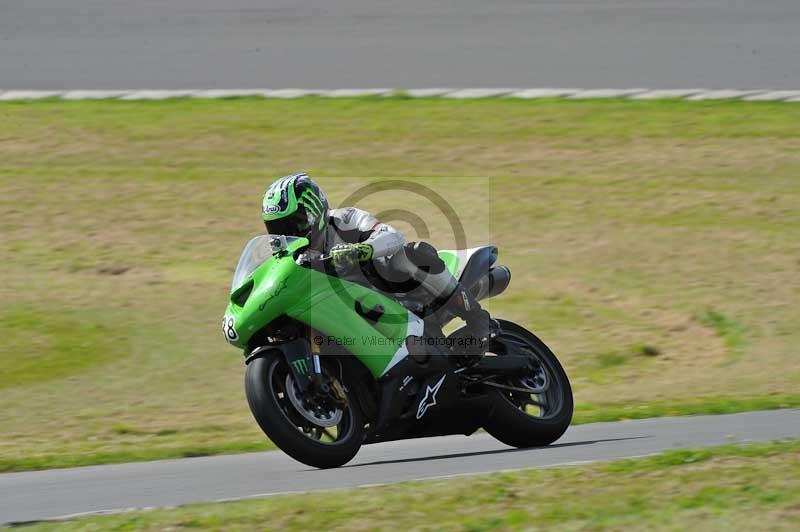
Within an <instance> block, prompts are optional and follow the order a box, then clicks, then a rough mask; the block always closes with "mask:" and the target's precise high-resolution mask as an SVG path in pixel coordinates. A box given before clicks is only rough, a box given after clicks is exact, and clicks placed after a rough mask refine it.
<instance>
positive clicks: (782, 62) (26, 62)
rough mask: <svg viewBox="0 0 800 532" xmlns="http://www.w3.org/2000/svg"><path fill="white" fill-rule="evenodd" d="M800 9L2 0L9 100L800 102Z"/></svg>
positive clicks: (656, 2)
mask: <svg viewBox="0 0 800 532" xmlns="http://www.w3.org/2000/svg"><path fill="white" fill-rule="evenodd" d="M798 28H800V2H798V1H797V0H762V1H759V2H753V1H752V0H607V1H602V2H599V1H596V0H545V1H541V0H540V1H521V0H492V1H486V0H458V1H454V0H451V1H441V0H405V1H403V2H391V3H390V2H374V1H368V0H308V1H304V2H296V1H293V0H226V1H222V0H204V1H197V0H169V1H168V2H165V1H161V0H136V1H130V0H24V1H19V0H0V89H5V90H9V89H39V90H47V89H184V88H207V89H220V88H222V89H229V88H272V89H275V88H287V87H299V88H309V89H329V88H343V87H344V88H346V87H357V88H360V87H375V88H380V87H399V88H422V87H511V88H515V87H520V88H524V87H579V88H588V89H592V88H606V87H607V88H635V87H644V88H659V89H665V88H666V89H669V88H687V89H689V88H695V87H699V88H728V87H733V88H740V89H747V88H774V89H781V88H783V89H798V88H800V60H798V58H800V31H798Z"/></svg>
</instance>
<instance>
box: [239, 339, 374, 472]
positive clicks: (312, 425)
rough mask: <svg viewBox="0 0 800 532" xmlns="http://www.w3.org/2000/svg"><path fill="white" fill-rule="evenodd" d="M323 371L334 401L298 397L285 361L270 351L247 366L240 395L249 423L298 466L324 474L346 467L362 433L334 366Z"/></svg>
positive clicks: (328, 362)
mask: <svg viewBox="0 0 800 532" xmlns="http://www.w3.org/2000/svg"><path fill="white" fill-rule="evenodd" d="M323 371H324V373H325V377H326V379H328V381H329V382H330V388H331V389H336V390H338V391H339V397H336V396H335V395H336V394H333V393H329V394H321V393H317V394H313V393H312V392H310V391H306V392H303V391H301V390H300V387H299V386H298V385H297V383H296V381H295V379H294V376H293V374H292V372H291V370H290V368H289V364H288V363H287V362H286V358H285V357H284V356H283V354H282V353H281V352H280V351H277V350H275V351H271V352H269V353H267V354H265V356H263V357H261V358H257V359H255V360H253V361H251V362H250V364H248V366H247V371H246V373H245V393H246V395H247V403H248V404H249V405H250V411H251V412H252V413H253V417H255V419H256V421H257V422H258V425H259V426H260V427H261V430H263V431H264V434H266V435H267V437H269V439H270V440H272V441H273V442H274V443H275V445H277V446H278V447H279V448H280V449H281V450H282V451H283V452H285V453H286V454H288V455H289V456H291V457H292V458H294V459H295V460H297V461H299V462H302V463H304V464H306V465H309V466H311V467H318V468H322V469H326V468H332V467H339V466H341V465H343V464H346V463H347V462H349V461H350V460H351V459H352V458H353V457H354V456H355V455H356V453H357V452H358V449H359V448H360V447H361V443H362V442H363V441H364V431H365V430H364V420H363V416H362V414H361V410H360V409H359V407H358V401H357V400H356V398H355V397H354V396H353V395H352V392H350V391H349V390H348V387H347V383H346V382H344V378H345V374H344V371H343V370H342V366H341V365H340V364H339V361H338V360H335V359H328V360H326V361H325V364H323Z"/></svg>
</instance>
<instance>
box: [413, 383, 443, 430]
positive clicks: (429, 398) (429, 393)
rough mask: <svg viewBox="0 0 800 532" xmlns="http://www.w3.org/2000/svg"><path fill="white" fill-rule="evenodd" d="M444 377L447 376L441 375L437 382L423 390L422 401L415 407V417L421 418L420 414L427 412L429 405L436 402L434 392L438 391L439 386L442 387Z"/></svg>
mask: <svg viewBox="0 0 800 532" xmlns="http://www.w3.org/2000/svg"><path fill="white" fill-rule="evenodd" d="M445 377H447V374H444V375H442V378H441V379H439V382H437V383H436V384H434V385H433V386H432V387H431V386H428V389H427V390H425V397H423V398H422V401H420V402H419V407H418V408H417V419H420V418H422V416H424V415H425V412H427V411H428V409H429V408H430V407H432V406H434V405H435V404H436V394H437V393H438V392H439V388H441V387H442V383H443V382H444V379H445Z"/></svg>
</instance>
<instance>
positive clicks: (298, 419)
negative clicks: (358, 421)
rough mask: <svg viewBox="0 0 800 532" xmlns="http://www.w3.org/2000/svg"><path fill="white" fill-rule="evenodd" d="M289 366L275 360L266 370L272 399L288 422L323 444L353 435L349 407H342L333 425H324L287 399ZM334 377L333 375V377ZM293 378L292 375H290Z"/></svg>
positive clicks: (344, 440)
mask: <svg viewBox="0 0 800 532" xmlns="http://www.w3.org/2000/svg"><path fill="white" fill-rule="evenodd" d="M289 373H290V370H289V366H288V365H287V364H286V363H285V362H284V361H283V360H275V361H274V362H273V363H272V364H270V366H269V369H268V371H267V375H266V376H265V377H266V381H267V386H268V388H269V391H270V393H271V394H272V397H273V399H274V400H275V402H276V403H277V405H278V407H279V408H280V410H281V413H283V416H284V417H285V418H286V420H287V421H289V423H290V424H291V425H292V426H294V427H295V428H296V429H297V431H298V432H299V433H300V434H302V435H304V436H305V437H307V438H308V439H310V440H312V441H314V442H316V443H320V444H323V445H342V444H344V443H345V442H347V441H348V440H349V439H350V438H351V437H352V435H353V429H354V426H353V416H352V413H351V411H350V408H348V407H347V406H344V407H341V408H342V418H341V420H340V421H339V423H337V424H336V425H334V426H330V427H324V426H320V425H317V424H315V423H313V422H312V421H310V420H309V419H306V417H304V416H303V415H302V414H301V413H300V412H299V411H298V410H297V408H296V407H295V405H294V404H292V402H291V401H290V400H289V396H288V392H287V390H286V382H287V376H288V375H289ZM333 378H335V377H333ZM291 379H292V380H293V377H291Z"/></svg>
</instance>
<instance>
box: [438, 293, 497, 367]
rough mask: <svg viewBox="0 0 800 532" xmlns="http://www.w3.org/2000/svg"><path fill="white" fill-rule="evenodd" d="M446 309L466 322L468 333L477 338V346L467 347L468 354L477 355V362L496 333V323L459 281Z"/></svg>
mask: <svg viewBox="0 0 800 532" xmlns="http://www.w3.org/2000/svg"><path fill="white" fill-rule="evenodd" d="M446 308H447V310H449V311H450V312H452V313H453V314H455V315H456V316H458V317H459V318H462V319H463V320H464V321H466V322H467V328H468V330H469V332H470V335H471V336H472V337H473V338H474V339H475V340H477V346H475V347H473V348H471V349H468V350H467V351H468V354H470V355H477V356H476V357H475V361H476V362H477V360H478V358H479V357H480V356H483V354H484V353H485V352H486V348H487V346H488V342H489V340H491V339H492V338H494V337H495V336H496V335H497V329H498V325H497V322H496V321H494V320H493V319H492V318H491V316H489V313H488V312H487V311H486V310H484V309H483V308H481V305H480V303H478V301H477V300H476V299H475V298H474V297H473V296H472V294H470V293H469V290H466V289H465V288H464V287H463V286H462V285H461V283H458V285H457V286H456V289H455V290H454V291H453V295H452V296H450V298H449V301H448V302H447V304H446Z"/></svg>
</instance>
